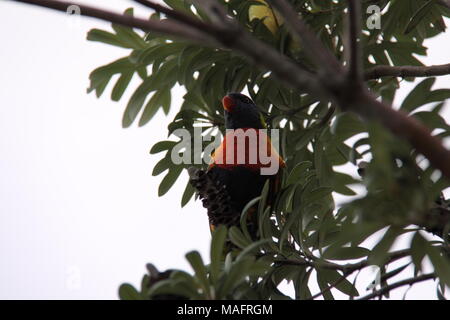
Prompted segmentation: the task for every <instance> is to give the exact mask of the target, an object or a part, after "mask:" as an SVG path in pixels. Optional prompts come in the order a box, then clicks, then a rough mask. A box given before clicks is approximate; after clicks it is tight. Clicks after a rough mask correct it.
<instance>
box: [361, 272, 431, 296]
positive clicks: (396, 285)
mask: <svg viewBox="0 0 450 320" xmlns="http://www.w3.org/2000/svg"><path fill="white" fill-rule="evenodd" d="M435 278H436V275H435V274H434V273H428V274H423V275H421V276H418V277H413V278H409V279H405V280H402V281H399V282H396V283H393V284H391V285H388V286H386V287H384V288H381V289H380V290H377V291H375V292H373V293H371V294H368V295H366V296H364V297H361V298H359V299H357V300H370V299H373V298H376V297H380V296H382V295H384V294H385V293H387V292H390V291H392V290H394V289H397V288H400V287H403V286H408V285H409V286H411V285H413V284H416V283H419V282H422V281H427V280H431V279H435Z"/></svg>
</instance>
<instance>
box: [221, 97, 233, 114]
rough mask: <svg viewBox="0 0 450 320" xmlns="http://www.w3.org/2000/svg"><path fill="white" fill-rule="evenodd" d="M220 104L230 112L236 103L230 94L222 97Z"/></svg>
mask: <svg viewBox="0 0 450 320" xmlns="http://www.w3.org/2000/svg"><path fill="white" fill-rule="evenodd" d="M222 105H223V108H224V109H225V110H227V111H228V112H232V111H233V108H234V107H235V106H236V103H235V102H234V99H233V98H231V97H230V96H225V97H223V99H222Z"/></svg>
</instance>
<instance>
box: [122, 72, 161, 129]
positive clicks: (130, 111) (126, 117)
mask: <svg viewBox="0 0 450 320" xmlns="http://www.w3.org/2000/svg"><path fill="white" fill-rule="evenodd" d="M153 80H154V78H153V77H152V76H150V77H148V78H147V79H145V80H144V81H143V82H142V83H141V84H140V85H139V87H137V89H136V90H135V91H134V93H133V95H132V96H131V98H130V100H129V101H128V104H127V107H126V109H125V112H124V114H123V118H122V126H123V127H124V128H128V127H129V126H130V125H131V124H132V123H133V122H134V120H135V119H136V117H137V116H138V114H139V111H141V109H142V106H143V104H144V102H145V99H146V98H147V95H148V94H149V93H150V92H151V91H153V90H155V87H154V81H153Z"/></svg>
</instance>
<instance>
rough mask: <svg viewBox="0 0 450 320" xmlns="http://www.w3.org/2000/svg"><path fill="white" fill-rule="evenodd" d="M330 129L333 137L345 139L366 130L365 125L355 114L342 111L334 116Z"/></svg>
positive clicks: (340, 139)
mask: <svg viewBox="0 0 450 320" xmlns="http://www.w3.org/2000/svg"><path fill="white" fill-rule="evenodd" d="M330 131H331V133H332V134H333V136H334V138H336V139H338V140H339V141H345V140H347V139H348V138H350V137H353V136H354V135H356V134H358V133H361V132H365V131H367V127H366V125H365V124H364V123H363V122H362V121H361V120H360V119H359V118H358V116H356V115H355V114H352V113H349V112H343V113H340V114H338V115H337V116H336V119H335V121H334V122H333V124H332V126H331V129H330Z"/></svg>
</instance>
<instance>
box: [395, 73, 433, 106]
mask: <svg viewBox="0 0 450 320" xmlns="http://www.w3.org/2000/svg"><path fill="white" fill-rule="evenodd" d="M435 81H436V78H427V79H425V80H423V81H422V82H420V83H419V84H418V85H417V86H416V87H415V88H414V89H413V90H412V91H411V92H410V93H409V94H408V95H407V96H406V98H405V100H403V103H402V104H401V106H400V109H401V110H403V111H406V112H411V111H414V110H415V109H416V108H418V107H420V106H421V105H423V104H424V103H423V102H424V101H426V100H425V97H427V96H428V95H429V93H430V90H431V87H432V86H433V84H434V82H435Z"/></svg>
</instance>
